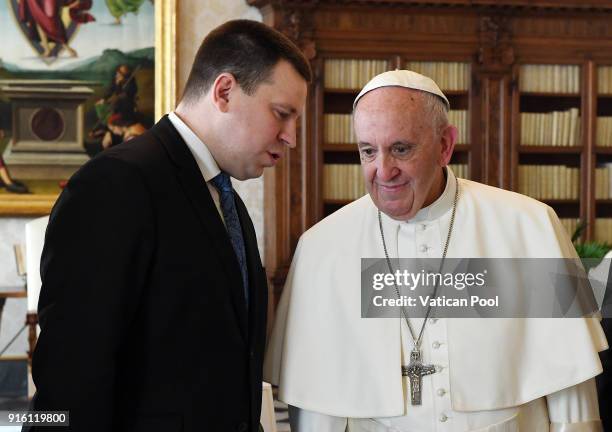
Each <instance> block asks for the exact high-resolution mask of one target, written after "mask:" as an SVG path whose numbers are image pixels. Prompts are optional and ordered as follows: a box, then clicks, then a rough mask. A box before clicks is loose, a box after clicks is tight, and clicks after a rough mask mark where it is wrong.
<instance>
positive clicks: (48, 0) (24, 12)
mask: <svg viewBox="0 0 612 432" xmlns="http://www.w3.org/2000/svg"><path fill="white" fill-rule="evenodd" d="M68 4H72V6H70V10H69V12H70V17H71V18H72V20H73V21H75V22H78V23H87V22H91V21H94V17H93V16H92V15H90V14H89V13H87V11H88V10H89V9H90V8H91V0H81V1H79V2H77V3H75V2H74V0H20V2H19V20H20V21H21V22H24V23H26V25H27V26H28V27H29V30H30V38H31V39H33V40H40V36H39V35H38V31H37V30H36V24H38V25H39V26H40V28H41V29H42V30H43V31H44V32H45V34H46V35H47V37H48V38H49V39H51V40H53V41H55V42H58V43H63V44H65V43H67V42H68V40H67V37H66V27H65V26H64V23H63V22H62V20H61V9H62V7H64V6H67V5H68Z"/></svg>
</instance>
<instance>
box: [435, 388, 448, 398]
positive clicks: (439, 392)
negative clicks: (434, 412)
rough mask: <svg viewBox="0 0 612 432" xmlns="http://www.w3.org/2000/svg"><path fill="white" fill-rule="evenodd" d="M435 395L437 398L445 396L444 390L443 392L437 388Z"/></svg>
mask: <svg viewBox="0 0 612 432" xmlns="http://www.w3.org/2000/svg"><path fill="white" fill-rule="evenodd" d="M436 393H437V394H438V396H440V397H442V396H444V395H445V394H446V390H444V389H443V388H439V389H438V391H437V392H436Z"/></svg>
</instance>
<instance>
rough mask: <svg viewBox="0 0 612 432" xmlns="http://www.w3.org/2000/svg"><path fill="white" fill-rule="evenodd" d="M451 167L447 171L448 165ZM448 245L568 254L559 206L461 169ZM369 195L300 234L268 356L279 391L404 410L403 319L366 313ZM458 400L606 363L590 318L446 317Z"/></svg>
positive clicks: (365, 412)
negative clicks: (363, 283) (363, 276)
mask: <svg viewBox="0 0 612 432" xmlns="http://www.w3.org/2000/svg"><path fill="white" fill-rule="evenodd" d="M451 175H452V174H451ZM459 185H460V191H461V194H460V199H459V202H458V205H457V213H456V222H455V223H456V225H455V229H454V231H455V233H456V234H453V235H454V237H453V240H452V241H451V244H450V247H449V251H448V257H455V258H466V257H474V258H477V257H487V258H530V257H533V258H555V257H567V258H569V257H575V256H576V254H575V251H574V248H573V246H572V244H571V242H570V240H569V238H568V235H567V234H566V232H565V230H564V228H563V226H562V225H561V223H560V222H559V220H558V218H557V216H556V215H555V213H554V211H553V210H552V209H551V208H550V207H548V206H547V205H545V204H542V203H540V202H538V201H536V200H533V199H531V198H527V197H525V196H523V195H519V194H516V193H513V192H509V191H505V190H502V189H497V188H494V187H490V186H486V185H483V184H480V183H476V182H472V181H468V180H463V179H460V180H459ZM377 224H378V221H377V209H376V207H375V206H374V204H373V202H372V200H371V199H370V197H369V196H368V195H366V196H365V197H363V198H361V199H359V200H357V201H355V202H353V203H351V204H349V205H347V206H346V207H343V208H342V209H340V210H339V211H337V212H335V213H334V214H332V215H331V216H329V217H327V218H326V219H324V220H323V221H321V222H319V223H318V224H317V225H315V226H314V227H312V228H311V229H310V230H308V231H307V232H306V233H304V234H303V236H302V237H301V239H300V242H299V244H298V247H297V249H296V252H295V256H294V259H293V263H292V265H291V269H290V271H289V274H288V277H287V282H286V285H285V289H284V292H283V296H282V298H281V301H280V304H279V307H278V311H277V315H276V323H275V327H274V330H273V332H272V335H271V339H270V342H269V345H268V352H267V356H266V361H265V366H264V377H265V379H266V380H267V381H269V382H272V383H273V384H276V385H279V399H281V400H282V401H284V402H286V403H288V404H290V405H294V406H297V407H300V408H303V409H307V410H311V411H316V412H320V413H323V414H328V415H333V416H341V417H391V416H400V415H403V414H404V393H403V390H402V377H401V373H400V371H401V354H400V352H401V345H400V343H401V342H400V321H399V319H389V318H386V319H362V318H361V309H360V298H361V296H360V270H361V261H360V259H361V258H362V257H364V258H375V257H380V258H382V257H384V252H383V249H382V245H381V242H380V234H379V232H378V229H377V226H378V225H377ZM446 325H447V334H448V349H449V374H450V387H451V388H450V392H451V401H452V406H453V409H454V410H458V411H480V410H492V409H500V408H505V407H512V406H518V405H522V404H524V403H526V402H529V401H531V400H534V399H536V398H538V397H541V396H544V395H547V394H550V393H553V392H555V391H558V390H561V389H563V388H566V387H569V386H572V385H575V384H577V383H580V382H583V381H585V380H587V379H589V378H592V377H593V376H595V375H598V374H599V373H601V371H602V368H601V363H600V361H599V356H598V352H599V351H602V350H604V349H606V348H607V342H606V339H605V336H604V334H603V331H602V329H601V326H600V324H599V322H598V320H597V319H582V318H576V319H493V318H487V319H447V320H446Z"/></svg>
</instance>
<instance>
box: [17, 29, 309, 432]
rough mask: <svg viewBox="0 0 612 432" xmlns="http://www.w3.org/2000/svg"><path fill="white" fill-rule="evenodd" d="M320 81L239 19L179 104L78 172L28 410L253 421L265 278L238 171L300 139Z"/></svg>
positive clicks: (214, 37)
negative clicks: (301, 121) (299, 127)
mask: <svg viewBox="0 0 612 432" xmlns="http://www.w3.org/2000/svg"><path fill="white" fill-rule="evenodd" d="M310 79H311V72H310V68H309V65H308V62H307V60H306V59H305V58H304V57H303V55H302V54H301V52H300V51H299V49H298V48H297V47H296V46H295V45H293V44H292V43H291V42H290V41H289V40H288V39H287V38H285V37H284V36H283V35H281V34H280V33H278V32H276V31H275V30H272V29H270V28H268V27H266V26H264V25H263V24H260V23H257V22H254V21H246V20H238V21H230V22H228V23H226V24H224V25H222V26H221V27H218V28H217V29H215V30H213V32H211V33H210V34H209V35H208V36H207V37H206V39H205V40H204V42H203V43H202V45H201V47H200V49H199V51H198V53H197V56H196V58H195V61H194V65H193V68H192V71H191V74H190V76H189V79H188V82H187V84H186V87H185V92H184V95H183V98H182V100H181V102H180V103H179V105H178V107H177V109H176V111H175V112H173V113H170V115H169V116H165V117H164V118H162V119H161V121H160V122H159V123H157V124H156V125H155V126H154V127H153V128H152V129H151V130H150V131H148V132H146V133H145V134H143V135H141V136H139V137H137V138H135V139H133V140H131V141H129V142H127V143H124V144H121V145H118V146H116V147H113V148H112V149H110V150H108V151H106V152H103V153H102V154H100V155H99V156H98V157H96V158H95V159H93V160H92V161H90V162H89V163H87V164H86V165H85V166H84V167H83V168H81V169H80V170H79V171H78V172H77V173H76V174H75V175H74V176H73V177H72V178H71V180H70V181H69V183H68V185H67V187H66V188H65V190H64V191H63V193H62V194H61V196H60V198H59V200H58V202H57V204H56V205H55V207H54V208H53V211H52V214H51V218H50V221H49V226H48V229H47V235H46V241H45V247H44V251H43V256H42V263H41V274H42V281H43V286H42V291H41V296H40V302H39V306H38V311H39V320H40V326H41V330H42V331H41V334H40V338H39V340H38V344H37V347H36V350H35V352H34V357H33V366H32V371H33V377H34V383H35V384H36V388H37V393H36V395H35V398H34V400H33V402H32V409H33V410H38V411H50V410H66V411H69V413H70V427H69V429H62V430H73V431H87V432H97V431H100V432H102V431H164V432H171V431H211V432H225V431H256V430H257V428H258V425H259V416H260V408H261V381H262V371H261V369H262V357H263V349H264V339H265V329H266V308H267V281H266V276H265V273H264V270H263V268H262V265H261V261H260V257H259V253H258V249H257V243H256V239H255V230H254V228H253V224H252V222H251V219H250V218H249V215H248V213H247V209H246V208H245V206H244V204H243V203H242V201H241V200H240V198H239V197H238V195H237V194H236V193H235V192H234V191H233V189H232V186H231V182H230V176H231V177H234V178H236V179H240V180H244V179H249V178H255V177H259V176H260V175H261V174H262V172H263V169H264V167H271V166H273V165H274V164H275V163H276V162H277V161H278V159H279V158H280V157H282V155H283V153H284V152H285V151H286V147H294V146H295V144H296V122H297V118H298V116H299V115H300V114H301V113H302V110H303V109H304V104H305V99H306V89H307V82H309V81H310ZM24 430H27V427H24ZM31 430H37V428H36V427H33V428H32V429H31ZM41 430H43V431H46V430H49V428H41Z"/></svg>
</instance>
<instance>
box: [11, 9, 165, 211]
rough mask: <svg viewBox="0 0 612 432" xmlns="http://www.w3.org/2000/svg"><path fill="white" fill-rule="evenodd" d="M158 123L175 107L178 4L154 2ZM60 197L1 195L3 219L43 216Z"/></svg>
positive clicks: (53, 195) (156, 113)
mask: <svg viewBox="0 0 612 432" xmlns="http://www.w3.org/2000/svg"><path fill="white" fill-rule="evenodd" d="M154 15H155V66H154V70H155V120H156V121H157V120H159V118H161V116H162V115H163V114H165V113H167V112H169V111H170V110H172V109H173V108H174V105H175V103H176V94H177V93H176V69H177V57H176V20H177V0H156V1H155V11H154ZM58 196H59V194H51V195H46V194H1V195H0V217H10V216H18V217H22V216H43V215H47V214H49V213H50V212H51V209H52V207H53V205H54V203H55V201H56V200H57V198H58Z"/></svg>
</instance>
